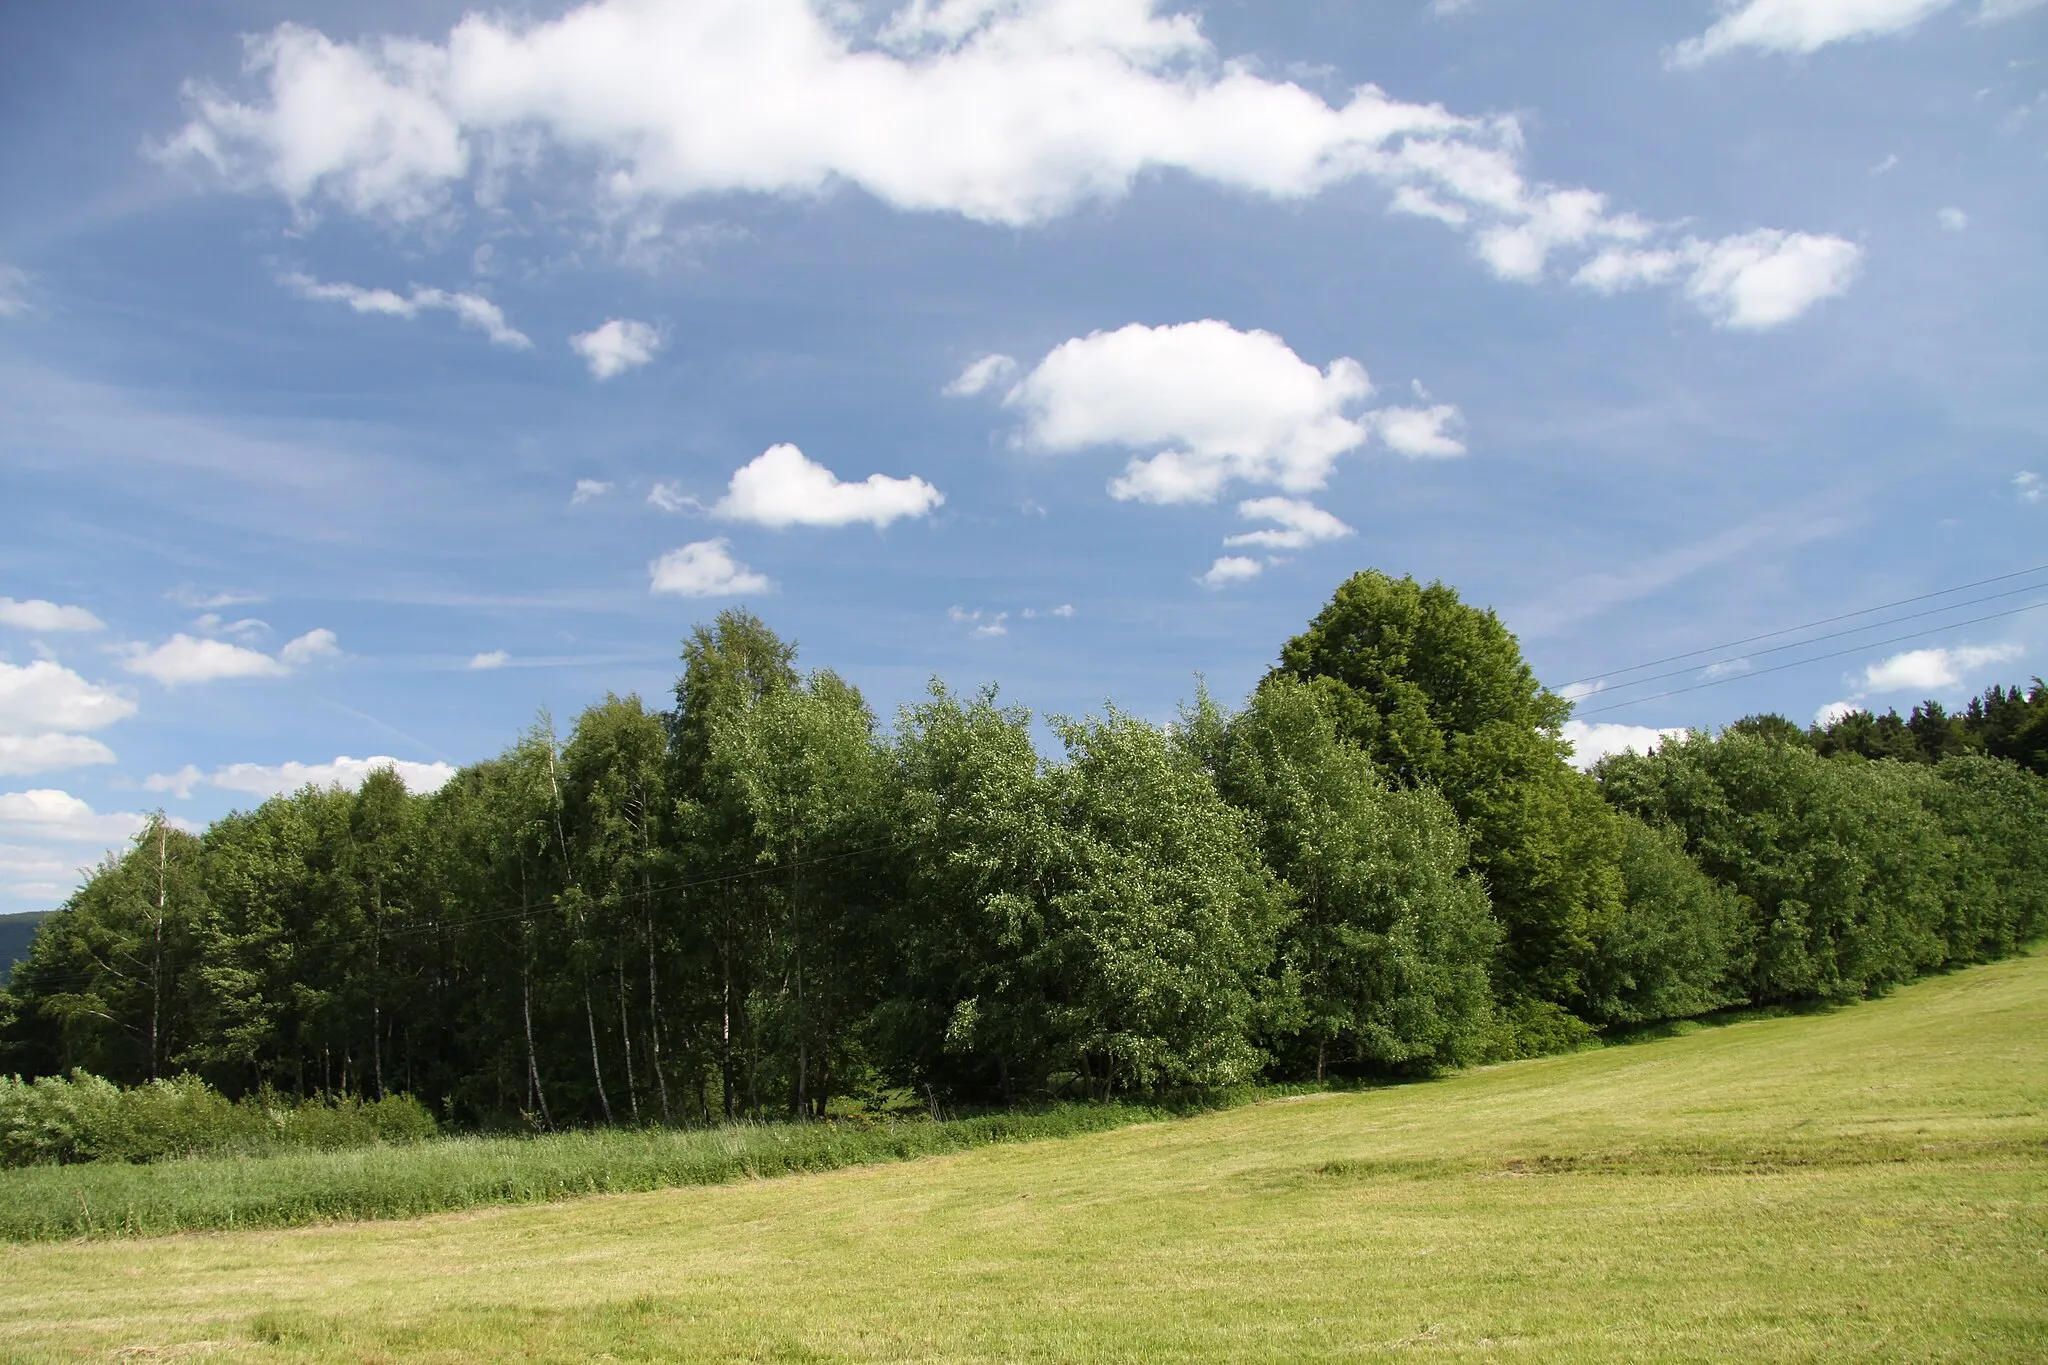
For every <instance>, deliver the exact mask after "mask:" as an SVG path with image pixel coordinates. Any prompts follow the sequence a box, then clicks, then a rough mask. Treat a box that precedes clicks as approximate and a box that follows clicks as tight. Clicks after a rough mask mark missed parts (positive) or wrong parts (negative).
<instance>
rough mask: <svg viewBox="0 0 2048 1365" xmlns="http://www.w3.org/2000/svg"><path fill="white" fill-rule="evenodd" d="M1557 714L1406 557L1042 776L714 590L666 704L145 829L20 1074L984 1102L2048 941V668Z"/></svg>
mask: <svg viewBox="0 0 2048 1365" xmlns="http://www.w3.org/2000/svg"><path fill="white" fill-rule="evenodd" d="M1569 713H1570V704H1569V703H1568V702H1567V701H1565V700H1563V699H1562V698H1560V697H1558V696H1556V695H1555V694H1553V693H1551V692H1549V691H1548V690H1546V689H1545V688H1543V687H1542V686H1541V685H1540V684H1539V683H1538V682H1537V681H1536V679H1535V677H1534V675H1533V673H1532V672H1531V671H1530V669H1529V668H1528V666H1527V665H1526V663H1525V662H1524V661H1523V659H1522V657H1521V653H1520V650H1519V647H1518V645H1517V644H1516V642H1515V639H1514V637H1513V636H1512V635H1511V634H1510V633H1509V632H1508V631H1507V629H1506V628H1505V627H1504V626H1503V624H1502V623H1501V622H1500V620H1499V619H1498V618H1497V617H1496V616H1495V615H1494V614H1493V613H1492V612H1490V611H1484V610H1479V609H1476V608H1474V607H1472V606H1469V605H1467V604H1465V603H1463V602H1461V601H1460V600H1459V598H1458V596H1457V594H1456V593H1455V592H1454V591H1453V590H1451V589H1450V588H1448V587H1445V586H1443V585H1441V584H1437V583H1432V584H1428V585H1421V584H1418V583H1416V582H1415V581H1414V580H1412V579H1406V578H1402V579H1395V578H1391V577H1389V576H1387V575H1384V574H1380V573H1374V572H1367V573H1361V574H1358V575H1356V576H1354V577H1353V578H1351V579H1350V580H1349V581H1347V582H1346V583H1344V584H1343V585H1342V586H1341V587H1340V588H1339V589H1338V591H1337V593H1336V595H1335V597H1334V598H1333V599H1332V600H1331V602H1330V603H1329V604H1328V606H1326V607H1325V608H1324V610H1323V611H1322V612H1321V613H1320V614H1319V615H1318V616H1317V617H1316V618H1315V619H1314V620H1313V621H1312V622H1311V623H1310V624H1309V626H1308V628H1307V629H1306V630H1305V631H1303V632H1302V633H1301V634H1300V635H1298V636H1296V637H1295V638H1293V639H1291V640H1289V641H1288V642H1287V643H1286V645H1285V646H1284V647H1283V649H1282V650H1281V652H1280V658H1279V663H1278V665H1277V666H1276V667H1275V668H1274V669H1273V670H1272V671H1271V672H1270V673H1269V674H1268V675H1267V677H1266V678H1265V679H1264V680H1263V681H1261V682H1260V684H1259V685H1258V687H1257V688H1256V689H1255V690H1254V691H1253V693H1252V695H1251V696H1250V697H1249V698H1247V699H1246V701H1245V702H1244V704H1243V705H1242V707H1240V708H1239V709H1236V710H1234V711H1232V710H1227V709H1225V708H1224V707H1222V706H1220V705H1219V704H1218V703H1217V702H1216V701H1215V700H1214V699H1212V698H1211V697H1209V696H1208V695H1207V694H1206V692H1198V694H1197V696H1196V698H1195V700H1194V701H1193V702H1192V703H1191V704H1189V705H1188V706H1187V707H1185V708H1184V709H1183V712H1182V714H1181V716H1180V718H1179V720H1178V721H1177V722H1176V723H1174V724H1171V725H1166V726H1160V725H1154V724H1151V723H1148V722H1146V721H1144V720H1141V719H1139V718H1137V717H1133V716H1130V715H1127V714H1124V713H1122V712H1119V711H1117V710H1115V709H1114V708H1111V709H1108V710H1107V711H1106V712H1105V714H1103V715H1101V716H1094V717H1088V718H1085V719H1065V718H1054V719H1053V720H1052V721H1051V722H1050V725H1051V730H1052V733H1053V735H1054V736H1055V737H1056V739H1057V741H1058V746H1059V747H1058V752H1057V754H1056V755H1054V756H1052V757H1047V756H1045V755H1042V754H1041V753H1040V752H1039V750H1038V748H1037V747H1036V746H1035V744H1034V741H1033V734H1032V717H1031V716H1030V715H1029V713H1027V712H1026V711H1024V710H1023V709H1022V708H1020V707H1016V706H1012V705H1008V704H1005V703H1004V702H1003V700H1002V699H1001V698H1000V696H999V695H998V694H997V692H996V690H995V689H994V688H992V687H991V688H987V689H984V690H983V691H980V692H977V693H973V694H971V695H961V694H956V693H954V692H951V691H948V690H946V689H945V688H944V687H942V686H940V685H939V684H937V683H934V684H933V686H932V688H931V690H930V692H929V693H928V695H927V696H926V697H925V698H924V699H923V700H922V701H920V702H918V703H917V704H914V705H911V706H907V707H905V708H904V709H903V710H902V711H901V713H900V714H899V715H898V716H897V717H896V718H895V723H894V725H893V726H891V727H889V728H888V729H886V730H885V729H884V728H883V727H882V726H881V725H880V724H879V723H878V721H877V719H876V717H875V715H874V714H873V712H872V710H871V709H870V708H869V707H868V705H867V703H866V702H865V701H864V700H863V698H862V697H861V694H860V693H859V691H858V690H857V689H856V688H854V687H853V686H851V685H850V684H848V683H847V682H846V681H845V680H844V679H842V678H840V677H839V676H838V675H837V674H835V673H833V672H832V671H830V670H829V669H820V670H816V671H811V672H801V671H799V669H798V668H797V665H796V655H795V650H794V648H793V647H792V646H790V645H789V644H787V643H786V642H784V641H782V640H781V639H780V638H778V637H777V636H776V635H775V634H774V633H773V632H772V631H771V630H770V629H769V628H768V627H767V626H766V625H765V624H764V623H763V622H761V621H760V620H759V619H757V618H756V617H754V616H752V615H749V614H747V613H745V612H742V611H728V612H725V613H722V614H721V615H719V616H718V618H717V619H716V621H715V622H713V623H712V624H710V625H708V626H700V627H698V628H697V629H696V630H694V631H693V632H692V634H691V635H690V637H689V638H688V639H687V640H686V641H685V642H684V644H683V649H682V673H681V676H680V677H679V679H678V680H677V683H676V687H675V693H674V698H673V705H672V706H670V707H669V708H668V709H666V710H656V709H652V708H650V707H648V706H647V705H646V704H645V703H643V701H642V700H641V699H640V698H638V697H635V696H627V697H618V696H608V697H607V698H606V699H605V700H604V701H603V702H602V703H600V704H598V705H595V706H593V707H591V708H589V709H588V710H586V711H585V712H584V713H583V714H582V715H581V716H579V717H578V718H577V719H576V722H575V724H574V725H573V726H572V727H571V728H570V729H569V732H568V733H567V734H566V735H562V734H559V733H558V732H557V731H556V729H555V727H554V725H553V723H552V722H551V721H550V720H549V719H548V718H547V717H546V716H543V717H542V718H541V719H540V720H539V721H538V722H537V723H536V724H535V725H534V726H533V727H531V728H530V729H529V730H527V731H526V732H525V733H524V734H522V735H520V736H519V737H518V739H517V740H516V742H514V743H513V744H512V745H511V746H510V747H509V748H507V749H506V750H505V751H504V752H503V753H502V754H500V755H499V756H497V757H496V758H493V759H489V760H487V761H484V762H481V763H476V764H473V765H471V766H469V767H466V768H464V769H462V770H461V771H460V772H459V773H457V775H456V776H455V777H454V778H453V779H452V780H451V781H449V782H448V783H447V784H446V785H445V786H444V787H442V788H441V789H440V790H438V791H435V792H433V793H427V794H412V793H409V792H407V791H406V789H405V787H404V785H403V783H402V782H401V781H400V779H399V778H398V777H397V775H396V774H395V773H393V772H390V771H383V772H378V773H374V774H372V775H371V776H370V777H369V778H368V779H367V780H366V781H365V782H364V783H363V784H362V786H361V787H360V788H359V789H358V790H355V791H348V790H344V789H342V788H339V787H329V788H325V789H321V788H314V787H308V788H306V789H304V790H302V791H299V792H297V793H294V794H291V795H288V796H281V797H278V798H275V799H272V800H269V801H266V802H264V803H262V804H261V805H260V806H258V807H256V808H255V809H254V810H250V811H243V812H236V813H234V814H231V815H228V816H226V817H224V818H223V819H221V820H219V821H216V822H215V823H214V824H213V825H212V826H210V827H209V828H208V829H207V830H206V831H205V832H204V833H203V834H200V835H192V834H188V833H185V832H183V831H180V830H178V829H175V828H172V827H170V826H169V825H168V823H167V822H165V821H164V820H163V819H162V818H161V817H159V818H158V819H157V820H155V821H154V822H153V823H152V824H151V826H150V827H149V828H148V829H147V830H146V831H144V833H143V834H142V835H140V836H139V837H138V838H137V839H136V840H135V842H134V844H133V846H132V847H130V848H128V849H127V850H125V851H123V852H121V853H120V854H118V855H110V856H109V857H108V859H107V860H106V861H104V862H103V863H102V864H101V865H100V866H99V867H98V868H97V869H96V870H95V871H94V872H93V873H92V874H91V875H90V877H89V878H88V879H87V880H86V881H85V883H84V884H83V885H82V886H80V887H79V888H78V890H77V891H76V892H75V893H74V894H73V895H72V896H71V897H70V899H69V900H68V901H67V902H66V903H65V904H64V906H63V907H62V908H61V909H60V910H58V911H57V912H55V913H54V914H53V915H51V916H50V918H49V919H48V920H47V921H45V923H44V925H43V926H42V929H41V931H40V932H39V934H38V936H37V938H36V941H35V944H34V946H33V950H32V952H31V954H30V956H29V958H28V960H27V961H25V962H24V963H22V964H21V965H20V966H19V967H18V968H17V970H16V972H15V975H14V978H13V980H12V982H11V983H10V985H9V986H8V987H7V989H6V990H5V991H4V992H0V1049H4V1051H0V1067H4V1068H5V1069H7V1070H11V1071H15V1072H19V1073H21V1074H23V1075H27V1076H36V1075H49V1074H57V1073H62V1072H65V1071H67V1070H70V1069H72V1068H83V1069H85V1070H87V1071H89V1072H92V1073H94V1074H96V1075H99V1076H103V1077H107V1078H110V1079H112V1080H115V1081H120V1082H136V1081H142V1080H148V1079H152V1078H157V1077H167V1076H171V1075H173V1074H177V1073H182V1072H193V1073H196V1074H198V1075H200V1076H202V1077H204V1078H205V1079H206V1080H207V1081H209V1082H210V1083H212V1084H213V1085H215V1086H216V1087H218V1088H219V1089H220V1090H222V1091H223V1092H225V1093H226V1094H228V1095H237V1094H249V1093H255V1092H258V1091H262V1090H264V1089H265V1088H268V1089H269V1090H271V1091H274V1092H279V1093H283V1094H294V1095H300V1096H358V1097H366V1098H369V1099H372V1100H375V1099H380V1098H382V1097H383V1096H386V1095H390V1094H398V1093H404V1094H410V1095H414V1096H417V1097H419V1098H420V1099H421V1100H423V1101H424V1102H425V1103H427V1104H428V1105H429V1106H430V1107H431V1108H433V1109H434V1111H435V1112H437V1113H439V1114H441V1115H442V1116H443V1117H444V1118H445V1119H448V1120H451V1121H454V1122H458V1123H465V1124H476V1125H494V1124H505V1123H526V1124H531V1125H535V1126H542V1127H561V1126H569V1125H581V1124H590V1123H665V1124H679V1123H705V1122H715V1121H718V1120H720V1119H723V1118H734V1117H740V1116H755V1117H765V1116H779V1115H798V1116H817V1115H823V1114H825V1113H826V1112H827V1111H828V1106H832V1105H834V1104H839V1105H844V1104H847V1103H880V1102H884V1101H885V1100H889V1101H893V1102H896V1103H901V1102H903V1101H904V1099H905V1097H915V1098H916V1101H917V1102H918V1103H920V1104H929V1105H931V1106H932V1107H934V1108H936V1107H937V1106H939V1105H940V1104H942V1103H943V1104H947V1105H952V1106H959V1105H986V1104H998V1103H1005V1102H1011V1101H1017V1100H1030V1099H1038V1098H1045V1097H1058V1096H1109V1095H1114V1094H1119V1093H1129V1092H1142V1091H1157V1090H1160V1089H1163V1088H1170V1087H1181V1086H1214V1085H1223V1084H1231V1083H1236V1082H1241V1081H1245V1080H1250V1079H1254V1078H1259V1077H1270V1078H1289V1079H1297V1078H1301V1079H1305V1078H1310V1077H1314V1078H1318V1079H1321V1078H1328V1077H1331V1076H1360V1075H1385V1074H1403V1073H1419V1072H1427V1071H1431V1070H1435V1069H1439V1068H1443V1067H1448V1066H1455V1065H1460V1064H1465V1063H1469V1062H1474V1061H1479V1060H1485V1059H1491V1058H1504V1057H1513V1056H1522V1055H1531V1054H1534V1053H1539V1052H1543V1051H1547V1050H1552V1049H1556V1048H1560V1047H1569V1046H1572V1045H1574V1044H1576V1043H1578V1042H1580V1041H1582V1040H1584V1039H1586V1038H1588V1037H1590V1036H1591V1035H1593V1034H1594V1033H1595V1032H1597V1031H1598V1030H1601V1029H1609V1028H1613V1027H1616V1026H1622V1025H1630V1024H1637V1023H1643V1022H1648V1021H1654V1020H1660V1019H1670V1018H1679V1017H1686V1016H1690V1015H1696V1014H1701V1013H1706V1012H1709V1011H1712V1010H1716V1009H1721V1008H1724V1007H1727V1006H1730V1005H1734V1004H1740V1003H1748V1002H1758V1003H1775V1002H1796V1001H1805V1000H1844V999H1851V998H1855V997H1859V996H1863V995H1868V994H1871V993H1874V992H1879V991H1882V990H1884V989H1885V988H1886V987H1888V986H1890V985H1892V984H1894V983H1897V982H1901V981H1904V980H1907V979H1909V978H1911V977H1913V976H1915V975H1917V974H1921V973H1925V972H1928V971H1933V970H1937V969H1939V968H1942V967H1944V966H1948V965H1951V964H1956V963H1966V962H1976V961H1983V960H1987V959H1990V958H1995V957H1998V956H2000V955H2004V954H2009V953H2011V952H2013V951H2015V949H2016V948H2018V947H2019V946H2020V945H2022V944H2024V943H2026V942H2027V941H2029V940H2030V939H2032V938H2035V937H2037V936H2039V935H2040V934H2041V933H2042V931H2043V929H2044V928H2048V781H2044V780H2043V778H2042V776H2041V775H2040V768H2041V764H2040V755H2041V750H2040V746H2039V743H2038V741H2039V739H2040V737H2041V735H2042V734H2043V730H2044V726H2043V720H2044V718H2048V690H2044V689H2043V688H2042V686H2041V684H2040V682H2039V681H2038V680H2036V682H2035V685H2034V687H2033V689H2032V691H2031V692H2030V693H2029V694H2027V695H2026V696H2021V695H2020V694H2019V693H2018V692H2017V691H2016V690H2002V689H1997V688H1994V689H1992V691H1991V692H1990V693H1987V694H1985V696H1984V697H1983V698H1980V699H1979V702H1978V703H1973V705H1972V707H1971V709H1970V711H1969V712H1967V713H1964V714H1962V715H1959V716H1956V717H1950V716H1947V715H1945V714H1944V713H1941V712H1940V709H1939V708H1938V707H1935V706H1934V705H1933V703H1928V704H1927V705H1926V706H1923V707H1922V708H1920V709H1918V710H1916V711H1915V712H1914V716H1913V718H1912V719H1911V720H1909V721H1907V722H1903V723H1899V722H1898V721H1897V717H1896V716H1893V717H1892V718H1891V720H1892V722H1894V724H1893V725H1891V726H1887V725H1886V724H1885V723H1884V721H1883V720H1882V719H1877V720H1873V719H1872V718H1869V717H1864V718H1863V720H1862V721H1854V720H1853V718H1851V719H1847V720H1843V721H1838V722H1836V723H1835V724H1834V725H1832V726H1829V727H1825V728H1820V727H1816V728H1815V729H1813V730H1810V731H1802V730H1800V729H1799V728H1798V727H1796V726H1794V725H1792V724H1791V723H1790V722H1787V721H1784V720H1783V719H1781V718H1777V717H1753V718H1751V719H1749V720H1746V721H1743V722H1740V723H1738V724H1736V725H1734V726H1731V727H1729V728H1728V729H1727V730H1725V731H1724V732H1722V733H1721V734H1720V735H1718V736H1711V737H1710V736H1704V735H1698V736H1694V737H1692V738H1689V739H1686V740H1683V741H1675V742H1670V743H1666V744H1664V745H1663V746H1661V747H1660V748H1659V749H1658V750H1657V751H1656V752H1655V753H1653V754H1650V755H1647V756H1644V755H1635V754H1623V755H1618V756H1616V757H1612V758H1609V759H1607V760H1605V761H1604V762H1603V763H1602V764H1600V765H1599V767H1598V768H1597V769H1596V770H1595V771H1594V772H1593V773H1591V774H1586V773H1581V772H1579V771H1577V770H1576V769H1574V768H1573V767H1572V766H1571V765H1570V763H1569V762H1568V761H1567V760H1568V757H1569V749H1568V747H1567V745H1566V744H1565V743H1564V741H1563V740H1562V739H1561V738H1560V727H1561V726H1562V725H1563V723H1564V721H1565V720H1566V719H1567V718H1568V716H1569ZM1895 732H1896V733H1903V734H1906V735H1908V736H1909V737H1911V738H1912V744H1911V745H1910V746H1903V745H1900V744H1895V743H1894V737H1895ZM2029 735H2031V736H2033V737H2034V738H2033V740H2032V741H2029V740H2027V739H2026V736H2029ZM1928 736H1932V737H1933V738H1931V739H1930V738H1927V737H1928ZM2028 743H2033V744H2034V747H2033V748H2028V747H2026V746H2027V744H2028ZM1886 746H1892V747H1886ZM2025 763H2031V764H2032V766H2033V771H2029V769H2028V767H2026V766H2023V764H2025Z"/></svg>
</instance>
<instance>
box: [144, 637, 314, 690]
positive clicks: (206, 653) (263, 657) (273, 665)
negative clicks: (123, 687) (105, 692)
mask: <svg viewBox="0 0 2048 1365" xmlns="http://www.w3.org/2000/svg"><path fill="white" fill-rule="evenodd" d="M339 653H341V649H340V645H339V643H338V641H337V640H336V638H335V634H334V632H333V631H331V630H327V629H325V628H322V629H319V630H309V631H307V632H306V633H305V634H304V635H301V636H299V637H298V638H297V639H295V640H290V641H287V642H286V644H285V646H284V648H283V649H280V650H279V651H278V652H277V657H275V658H272V657H271V656H270V655H268V654H265V653H263V652H262V651H261V650H256V649H250V648H248V647H247V646H245V645H233V644H229V643H228V642H227V641H225V640H203V639H198V638H195V637H193V636H190V635H185V634H182V633H181V634H177V635H173V636H172V637H171V638H170V639H169V640H167V641H165V642H164V643H163V644H160V645H158V646H156V647H155V648H154V649H151V648H149V647H148V646H145V645H130V646H129V647H128V656H127V657H126V658H125V659H123V660H122V661H121V667H123V668H125V669H127V670H128V671H129V672H130V673H139V674H141V675H142V676H143V677H145V678H153V679H155V680H156V681H157V682H159V683H162V684H163V685H164V686H165V687H177V686H180V685H181V684H185V683H205V682H218V681H221V680H222V679H225V678H281V677H283V676H285V675H286V674H288V673H290V672H291V671H292V670H293V669H295V668H300V667H303V666H304V665H306V664H309V663H311V662H313V661H314V660H316V659H322V658H330V657H332V656H334V655H337V654H339Z"/></svg>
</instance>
